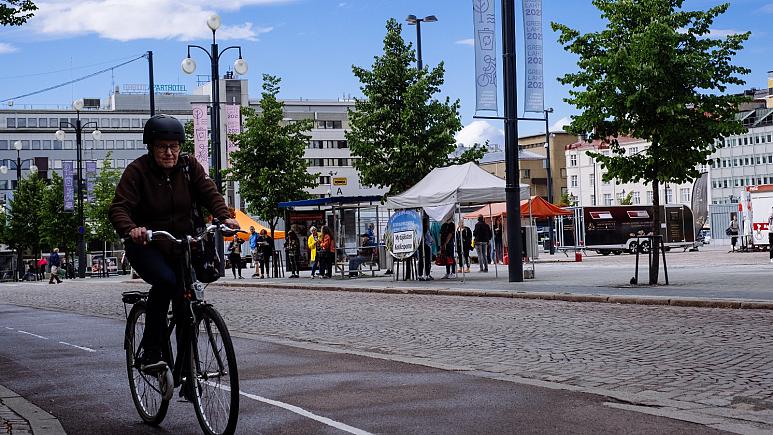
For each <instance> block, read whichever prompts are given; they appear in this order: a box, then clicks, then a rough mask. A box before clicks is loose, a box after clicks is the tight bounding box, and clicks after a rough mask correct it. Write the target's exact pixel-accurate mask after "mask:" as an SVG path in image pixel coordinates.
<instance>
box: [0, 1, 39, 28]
mask: <svg viewBox="0 0 773 435" xmlns="http://www.w3.org/2000/svg"><path fill="white" fill-rule="evenodd" d="M36 10H38V7H37V6H35V3H33V2H32V1H31V0H0V25H3V26H21V25H22V24H24V23H26V22H27V20H29V19H30V18H32V16H33V15H34V13H33V12H34V11H36Z"/></svg>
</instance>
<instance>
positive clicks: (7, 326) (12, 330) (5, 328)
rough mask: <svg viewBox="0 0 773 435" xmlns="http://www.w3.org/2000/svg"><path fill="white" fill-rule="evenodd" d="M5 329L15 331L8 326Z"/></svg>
mask: <svg viewBox="0 0 773 435" xmlns="http://www.w3.org/2000/svg"><path fill="white" fill-rule="evenodd" d="M5 329H10V330H11V331H13V330H14V329H13V328H11V327H10V326H6V327H5Z"/></svg>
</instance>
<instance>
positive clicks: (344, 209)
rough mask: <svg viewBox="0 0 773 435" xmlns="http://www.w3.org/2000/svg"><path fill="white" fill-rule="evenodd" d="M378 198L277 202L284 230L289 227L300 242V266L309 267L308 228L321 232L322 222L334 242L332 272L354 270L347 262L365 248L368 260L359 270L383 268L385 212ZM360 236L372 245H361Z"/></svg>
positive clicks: (375, 270)
mask: <svg viewBox="0 0 773 435" xmlns="http://www.w3.org/2000/svg"><path fill="white" fill-rule="evenodd" d="M381 200H382V197H381V196H379V195H372V196H334V197H327V198H316V199H305V200H299V201H287V202H281V203H279V207H280V208H283V209H285V231H289V230H292V231H293V232H294V233H295V234H296V235H297V236H298V239H299V241H300V245H301V250H300V257H299V260H298V264H299V267H300V269H301V270H308V269H310V266H311V251H310V250H309V249H308V247H307V240H308V238H309V235H310V234H311V227H312V226H314V227H316V228H317V230H318V231H319V234H321V231H322V227H323V226H325V225H327V227H328V228H329V229H330V230H331V232H332V233H333V240H334V241H335V263H334V274H337V275H338V274H340V275H341V277H346V276H348V275H349V272H352V273H354V272H355V271H350V270H349V264H350V261H351V260H352V259H353V258H355V257H357V256H358V255H362V253H363V249H366V250H367V251H368V261H365V262H364V263H363V265H362V266H361V268H362V269H361V270H364V271H367V272H370V273H371V275H373V274H375V272H377V271H379V270H381V269H382V268H384V265H385V263H384V260H385V255H384V243H383V240H382V234H383V231H382V228H383V226H384V225H385V219H386V213H385V212H384V210H383V206H382V205H381ZM382 219H384V221H383V222H382ZM363 235H369V237H371V238H372V239H371V242H372V246H370V247H367V248H363V246H361V245H362V239H363V237H362V236H363ZM285 255H286V254H285Z"/></svg>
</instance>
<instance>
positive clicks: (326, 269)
mask: <svg viewBox="0 0 773 435" xmlns="http://www.w3.org/2000/svg"><path fill="white" fill-rule="evenodd" d="M317 255H318V256H320V255H321V258H320V265H319V270H320V275H322V276H326V277H328V278H330V277H332V276H333V263H335V254H334V253H332V252H327V251H322V252H317Z"/></svg>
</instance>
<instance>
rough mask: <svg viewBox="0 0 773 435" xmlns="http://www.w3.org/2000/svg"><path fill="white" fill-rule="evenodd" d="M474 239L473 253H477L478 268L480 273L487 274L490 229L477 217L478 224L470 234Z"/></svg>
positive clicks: (481, 218)
mask: <svg viewBox="0 0 773 435" xmlns="http://www.w3.org/2000/svg"><path fill="white" fill-rule="evenodd" d="M472 236H473V237H474V238H475V251H476V252H477V253H478V267H479V268H480V271H481V272H488V263H489V261H488V260H489V259H488V244H489V242H490V241H491V227H489V226H488V224H487V223H486V222H485V221H484V220H483V215H482V214H481V215H478V222H477V223H476V224H475V229H474V230H473V232H472Z"/></svg>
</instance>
